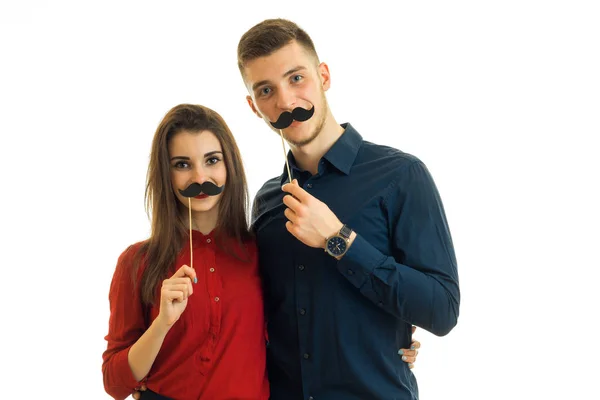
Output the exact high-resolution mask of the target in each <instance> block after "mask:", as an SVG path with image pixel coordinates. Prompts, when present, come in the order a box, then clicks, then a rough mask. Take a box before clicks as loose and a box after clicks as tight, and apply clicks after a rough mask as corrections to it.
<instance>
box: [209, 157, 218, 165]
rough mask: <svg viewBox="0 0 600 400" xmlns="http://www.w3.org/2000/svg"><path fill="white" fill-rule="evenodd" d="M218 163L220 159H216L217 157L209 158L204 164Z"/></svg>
mask: <svg viewBox="0 0 600 400" xmlns="http://www.w3.org/2000/svg"><path fill="white" fill-rule="evenodd" d="M219 161H221V159H220V158H218V157H211V158H209V159H208V160H206V163H207V164H208V165H213V164H216V163H218V162H219Z"/></svg>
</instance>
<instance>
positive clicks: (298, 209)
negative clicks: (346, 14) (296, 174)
mask: <svg viewBox="0 0 600 400" xmlns="http://www.w3.org/2000/svg"><path fill="white" fill-rule="evenodd" d="M282 190H283V191H284V192H287V193H289V195H286V196H285V197H284V198H283V203H284V204H285V205H286V206H287V207H288V208H286V209H285V212H284V215H285V216H286V218H287V219H288V221H287V222H286V224H285V227H286V228H287V230H288V232H290V233H291V234H292V235H294V236H295V237H296V239H298V240H300V241H301V242H302V243H304V244H305V245H307V246H310V247H315V248H321V249H324V248H325V240H326V239H327V238H329V237H330V236H333V235H335V234H336V233H338V232H339V230H340V229H342V226H344V224H342V222H341V221H340V220H339V219H338V218H337V217H336V216H335V214H334V213H333V212H332V211H331V210H330V209H329V207H327V204H325V203H323V202H322V201H320V200H318V199H317V198H315V197H314V196H312V195H311V194H310V193H308V192H307V191H306V190H304V189H302V188H301V187H300V186H299V185H298V181H297V180H296V179H294V180H293V181H292V183H286V184H285V185H283V187H282Z"/></svg>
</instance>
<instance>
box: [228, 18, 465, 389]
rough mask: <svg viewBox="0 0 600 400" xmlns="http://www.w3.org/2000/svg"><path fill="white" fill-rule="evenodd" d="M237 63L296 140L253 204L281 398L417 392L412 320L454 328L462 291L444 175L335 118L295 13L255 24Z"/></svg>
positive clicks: (259, 106) (253, 98) (323, 73)
mask: <svg viewBox="0 0 600 400" xmlns="http://www.w3.org/2000/svg"><path fill="white" fill-rule="evenodd" d="M238 65H239V69H240V72H241V74H242V78H243V80H244V83H245V85H246V87H247V89H248V92H249V95H248V96H247V101H248V104H249V106H250V108H251V109H252V111H253V112H254V113H255V114H256V115H257V116H258V117H260V118H262V119H264V120H265V122H266V123H267V125H268V126H269V127H271V129H273V130H274V131H275V132H277V133H278V134H279V133H280V131H279V129H281V134H282V135H283V137H284V138H285V140H286V141H287V142H288V143H289V145H290V149H291V151H290V154H289V155H288V163H289V170H290V173H291V176H292V177H293V179H294V181H293V182H292V183H289V178H288V176H289V174H288V171H287V168H284V170H283V173H282V174H281V176H278V177H276V178H273V179H271V180H269V181H268V182H266V183H265V184H264V186H263V187H262V188H261V189H260V190H259V192H258V194H257V196H256V198H255V203H254V209H253V229H254V231H255V233H256V236H257V242H258V247H259V258H260V265H261V269H262V273H263V276H264V288H265V296H266V297H265V300H266V304H267V318H268V335H269V346H268V355H267V360H268V361H267V362H268V372H269V379H270V384H271V399H273V400H295V399H298V400H299V399H304V400H307V399H308V400H330V399H335V400H337V399H343V400H350V399H357V400H358V399H360V400H365V399H416V398H418V388H417V382H416V380H415V377H414V375H413V374H412V373H411V371H410V369H409V366H408V365H407V364H406V363H404V362H402V360H401V359H400V357H399V356H398V354H397V349H398V348H405V347H408V345H410V342H411V327H412V325H416V326H419V327H422V328H424V329H426V330H428V331H430V332H432V333H433V334H436V335H439V336H442V335H446V334H447V333H448V332H450V330H451V329H452V328H453V327H454V326H455V325H456V323H457V319H458V315H459V303H460V291H459V285H458V272H457V266H456V259H455V254H454V249H453V244H452V239H451V235H450V231H449V228H448V224H447V222H446V217H445V214H444V209H443V205H442V201H441V199H440V196H439V194H438V191H437V189H436V186H435V184H434V181H433V179H432V177H431V176H430V174H429V172H428V170H427V168H426V167H425V165H424V164H423V163H422V162H421V161H420V160H419V159H418V158H416V157H414V156H412V155H409V154H406V153H403V152H401V151H399V150H396V149H393V148H390V147H385V146H381V145H376V144H373V143H370V142H367V141H364V140H363V139H362V137H361V136H360V134H359V133H358V132H357V131H356V130H355V129H354V128H353V127H352V126H351V125H350V124H349V123H347V124H342V125H339V124H338V123H337V122H336V120H335V118H334V117H333V115H332V113H331V111H330V110H329V108H328V105H327V100H326V97H325V92H326V91H327V90H328V89H329V87H330V73H329V69H328V66H327V64H325V63H322V62H320V61H319V58H318V56H317V53H316V51H315V47H314V45H313V42H312V40H311V39H310V37H309V36H308V35H307V34H306V32H304V31H303V30H302V29H300V28H299V27H298V26H297V25H296V24H294V23H293V22H290V21H287V20H283V19H276V20H265V21H263V22H261V23H259V24H257V25H256V26H254V27H252V28H251V29H250V30H249V31H248V32H246V33H245V34H244V35H243V36H242V38H241V39H240V42H239V44H238ZM286 112H287V113H286ZM292 121H293V122H292Z"/></svg>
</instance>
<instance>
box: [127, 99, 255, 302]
mask: <svg viewBox="0 0 600 400" xmlns="http://www.w3.org/2000/svg"><path fill="white" fill-rule="evenodd" d="M182 131H188V132H202V131H210V132H212V133H214V134H215V136H216V137H217V138H218V139H219V142H220V143H221V147H222V149H223V160H224V162H225V167H226V168H227V183H226V184H225V189H224V190H223V194H222V195H221V200H220V201H219V219H218V222H217V226H216V228H215V242H216V244H217V245H219V246H221V248H224V247H227V249H228V250H231V251H233V252H234V254H233V255H234V256H236V257H237V258H239V259H241V260H243V258H244V256H241V255H240V254H239V252H235V250H234V249H233V248H234V247H235V248H238V249H244V248H245V247H244V245H243V244H244V243H245V242H246V241H247V240H249V239H250V238H251V233H250V231H249V229H248V218H247V216H248V208H249V203H248V198H249V197H248V186H247V183H246V175H245V173H244V166H243V164H242V158H241V156H240V152H239V149H238V147H237V144H236V142H235V139H234V137H233V135H232V133H231V131H230V130H229V127H228V126H227V124H226V123H225V121H224V120H223V118H222V117H221V116H220V115H219V114H218V113H217V112H215V111H213V110H211V109H210V108H208V107H204V106H200V105H193V104H180V105H178V106H175V107H173V108H172V109H171V110H170V111H169V112H168V113H167V114H166V115H165V117H164V118H163V120H162V121H161V123H160V124H159V126H158V128H157V129H156V133H155V134H154V139H153V142H152V150H151V153H150V164H149V165H148V173H147V183H146V193H145V199H146V212H147V213H148V216H149V217H150V215H151V217H150V218H151V225H152V229H151V233H150V238H149V239H148V240H146V241H144V242H143V243H142V245H141V246H140V248H139V249H138V252H137V253H136V255H135V258H134V268H133V271H132V273H133V275H132V278H133V279H134V282H135V280H136V279H135V277H136V276H138V274H137V271H138V269H139V267H140V265H141V263H142V262H143V263H144V265H145V268H144V271H143V274H142V278H141V283H140V287H139V290H140V293H141V298H142V303H143V304H145V305H150V304H154V301H155V300H156V293H157V288H158V285H159V283H160V282H161V281H162V280H163V279H166V278H167V277H168V276H167V273H168V271H169V270H170V269H171V268H172V267H173V264H174V263H175V261H176V258H177V256H178V254H179V253H180V251H181V250H182V248H183V247H182V246H183V245H184V243H185V242H186V238H188V237H189V230H188V229H189V228H188V225H187V222H188V221H187V219H186V215H187V208H186V207H185V206H184V205H183V204H181V202H180V201H179V200H178V199H177V197H176V196H175V193H174V192H173V187H172V184H171V174H170V163H169V147H168V146H169V141H170V140H171V139H172V138H173V136H175V135H176V134H178V133H179V132H182ZM225 238H227V239H228V240H229V239H234V240H235V241H236V242H237V243H238V246H223V242H222V239H225ZM245 255H246V256H247V253H246V254H245Z"/></svg>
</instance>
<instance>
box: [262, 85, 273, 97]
mask: <svg viewBox="0 0 600 400" xmlns="http://www.w3.org/2000/svg"><path fill="white" fill-rule="evenodd" d="M269 93H271V88H268V87H266V88H262V89H261V90H260V94H262V95H263V96H266V95H268V94H269Z"/></svg>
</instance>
